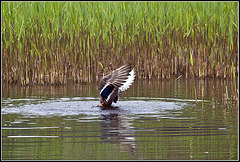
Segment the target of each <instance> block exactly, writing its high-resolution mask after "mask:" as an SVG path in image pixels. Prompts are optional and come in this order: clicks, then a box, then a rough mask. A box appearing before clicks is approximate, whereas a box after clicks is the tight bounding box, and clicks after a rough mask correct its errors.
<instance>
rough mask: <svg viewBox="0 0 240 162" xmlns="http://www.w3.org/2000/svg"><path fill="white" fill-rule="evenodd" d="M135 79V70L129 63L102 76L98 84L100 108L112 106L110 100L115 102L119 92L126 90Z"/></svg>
mask: <svg viewBox="0 0 240 162" xmlns="http://www.w3.org/2000/svg"><path fill="white" fill-rule="evenodd" d="M134 79H135V71H134V69H131V65H130V64H126V65H123V66H121V67H120V68H118V69H116V70H114V71H112V72H111V73H110V74H108V75H106V76H105V77H103V78H102V79H101V81H100V84H99V91H100V96H101V100H100V104H99V106H100V107H102V108H114V107H112V102H114V103H116V102H117V101H118V99H119V97H120V94H121V93H122V92H123V91H125V90H127V89H128V88H129V87H130V86H131V85H132V83H133V81H134Z"/></svg>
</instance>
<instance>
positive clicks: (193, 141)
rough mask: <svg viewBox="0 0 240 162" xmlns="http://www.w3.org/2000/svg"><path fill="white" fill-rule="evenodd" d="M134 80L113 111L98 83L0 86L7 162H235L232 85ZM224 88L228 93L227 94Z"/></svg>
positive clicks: (235, 114)
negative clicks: (103, 103)
mask: <svg viewBox="0 0 240 162" xmlns="http://www.w3.org/2000/svg"><path fill="white" fill-rule="evenodd" d="M192 83H193V81H192V80H186V79H183V78H181V79H179V80H177V81H176V80H160V81H153V80H152V81H151V82H150V81H141V80H136V82H134V84H133V86H132V87H131V88H130V89H129V90H128V91H126V92H124V93H122V96H121V98H120V101H119V102H118V103H117V104H116V105H117V106H118V107H119V109H117V110H101V109H99V107H97V106H96V105H97V104H98V103H99V96H98V93H99V92H98V89H97V84H94V83H93V84H87V85H79V84H74V85H67V86H59V87H54V86H50V87H49V86H36V87H19V86H3V99H2V102H3V103H2V150H3V151H2V158H3V159H4V160H26V159H32V160H47V159H49V160H127V159H128V160H138V159H139V160H141V159H145V160H149V159H154V160H156V159H158V160H176V159H177V160H227V159H229V160H236V159H237V158H238V104H237V103H236V102H227V103H226V100H225V97H226V94H228V98H229V99H230V98H234V95H235V90H236V89H234V86H235V85H234V84H231V82H229V81H220V80H215V81H214V80H205V81H195V83H194V84H192ZM226 86H227V90H228V92H226Z"/></svg>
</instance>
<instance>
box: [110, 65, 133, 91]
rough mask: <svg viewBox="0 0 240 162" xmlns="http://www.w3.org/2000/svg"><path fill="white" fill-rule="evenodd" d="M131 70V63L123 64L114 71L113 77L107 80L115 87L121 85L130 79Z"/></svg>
mask: <svg viewBox="0 0 240 162" xmlns="http://www.w3.org/2000/svg"><path fill="white" fill-rule="evenodd" d="M130 71H131V65H129V64H127V65H123V66H121V67H120V68H118V69H116V70H114V71H113V72H112V75H111V77H110V78H109V79H108V80H107V82H110V84H111V85H113V86H114V87H118V88H119V87H121V86H123V84H124V83H125V82H126V80H127V79H128V76H129V73H130Z"/></svg>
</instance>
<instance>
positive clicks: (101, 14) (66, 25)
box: [2, 2, 239, 85]
mask: <svg viewBox="0 0 240 162" xmlns="http://www.w3.org/2000/svg"><path fill="white" fill-rule="evenodd" d="M238 12H239V11H238V2H2V58H3V59H2V72H3V75H2V79H3V81H5V82H8V83H21V84H23V85H27V84H64V83H69V82H94V81H98V80H99V79H100V78H101V74H102V73H104V74H106V73H107V72H109V71H110V70H113V69H115V68H117V67H119V66H120V65H122V64H124V63H126V62H129V61H130V62H131V63H132V64H133V65H134V66H135V69H136V72H137V76H138V78H150V79H151V78H169V77H171V76H180V75H183V76H185V77H193V76H194V77H199V78H205V77H223V78H226V77H234V78H235V75H236V76H237V75H238V71H237V67H238ZM233 75H234V76H233Z"/></svg>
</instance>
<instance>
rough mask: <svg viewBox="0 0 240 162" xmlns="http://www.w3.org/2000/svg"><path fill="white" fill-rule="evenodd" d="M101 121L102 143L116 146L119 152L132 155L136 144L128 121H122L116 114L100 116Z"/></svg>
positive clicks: (132, 129)
mask: <svg viewBox="0 0 240 162" xmlns="http://www.w3.org/2000/svg"><path fill="white" fill-rule="evenodd" d="M101 120H102V121H101V136H102V137H101V139H102V140H103V142H104V143H114V144H118V147H119V148H120V150H121V151H126V152H130V153H133V152H134V148H136V143H135V137H134V127H131V125H130V123H129V122H128V121H129V119H123V118H122V117H121V115H118V114H117V113H110V114H103V115H101ZM130 120H131V119H130Z"/></svg>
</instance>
